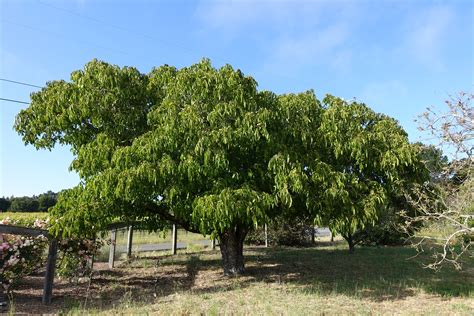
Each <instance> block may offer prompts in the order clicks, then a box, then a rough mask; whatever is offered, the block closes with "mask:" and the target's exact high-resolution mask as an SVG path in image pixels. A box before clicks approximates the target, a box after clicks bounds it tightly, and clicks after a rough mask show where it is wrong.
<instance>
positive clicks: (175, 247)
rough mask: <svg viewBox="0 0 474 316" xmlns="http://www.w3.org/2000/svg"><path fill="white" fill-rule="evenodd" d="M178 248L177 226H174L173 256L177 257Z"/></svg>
mask: <svg viewBox="0 0 474 316" xmlns="http://www.w3.org/2000/svg"><path fill="white" fill-rule="evenodd" d="M177 248H178V231H177V229H176V224H173V233H172V236H171V254H172V255H175V254H176V250H177Z"/></svg>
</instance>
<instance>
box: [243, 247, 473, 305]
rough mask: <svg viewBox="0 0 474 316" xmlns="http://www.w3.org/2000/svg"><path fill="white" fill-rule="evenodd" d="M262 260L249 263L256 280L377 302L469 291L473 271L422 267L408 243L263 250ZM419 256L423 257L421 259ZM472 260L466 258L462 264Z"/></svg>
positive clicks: (251, 273) (422, 259)
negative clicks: (353, 249) (353, 248)
mask: <svg viewBox="0 0 474 316" xmlns="http://www.w3.org/2000/svg"><path fill="white" fill-rule="evenodd" d="M264 251H265V253H266V256H264V257H262V259H261V260H260V262H261V263H260V264H258V265H249V267H248V273H249V275H252V276H253V277H254V279H255V281H260V282H267V283H269V282H277V283H278V282H280V283H290V284H296V285H301V290H302V291H303V292H305V293H321V294H343V295H348V296H357V297H366V298H370V299H373V300H376V301H379V300H393V299H400V298H403V297H407V296H412V295H414V294H415V293H416V292H417V291H420V290H423V291H425V292H428V293H433V294H438V295H442V296H470V295H472V293H473V292H474V276H473V275H472V274H470V273H469V271H467V270H468V269H466V271H455V270H454V269H453V268H451V267H447V268H445V269H443V270H442V271H439V272H435V271H433V270H429V269H426V268H423V267H422V262H423V261H425V262H426V261H427V260H430V258H427V257H419V258H417V259H409V258H410V257H412V256H413V255H415V252H414V250H413V249H410V248H406V247H382V248H376V247H362V248H358V249H357V250H356V252H355V253H354V254H349V253H348V251H347V250H343V249H317V248H310V249H281V250H277V251H270V250H264ZM420 260H421V261H420ZM473 263H474V261H472V260H471V261H470V262H467V264H466V268H468V267H472V266H473Z"/></svg>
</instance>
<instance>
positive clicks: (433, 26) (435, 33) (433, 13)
mask: <svg viewBox="0 0 474 316" xmlns="http://www.w3.org/2000/svg"><path fill="white" fill-rule="evenodd" d="M453 20H454V12H453V10H452V8H451V7H448V6H436V7H431V8H429V9H427V10H425V11H421V12H417V14H416V15H415V16H412V18H411V19H410V21H409V22H408V26H407V35H406V41H405V43H404V45H403V47H402V49H403V50H405V51H407V52H408V53H409V54H411V55H412V57H414V58H415V59H416V60H417V61H418V62H421V63H422V64H425V65H426V66H429V67H432V68H433V67H434V68H437V69H439V68H442V67H443V60H442V57H443V56H442V53H443V49H444V43H443V42H444V41H445V39H446V38H447V37H448V36H449V27H450V25H451V23H452V21H453Z"/></svg>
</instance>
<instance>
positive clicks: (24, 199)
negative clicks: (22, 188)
mask: <svg viewBox="0 0 474 316" xmlns="http://www.w3.org/2000/svg"><path fill="white" fill-rule="evenodd" d="M57 196H58V194H57V193H55V192H53V191H48V192H46V193H43V194H40V195H33V196H32V197H30V196H21V197H13V196H12V197H1V198H0V211H1V212H6V211H11V212H46V211H48V209H49V208H50V207H52V206H54V205H56V201H57Z"/></svg>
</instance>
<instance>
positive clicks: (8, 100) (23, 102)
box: [0, 98, 30, 104]
mask: <svg viewBox="0 0 474 316" xmlns="http://www.w3.org/2000/svg"><path fill="white" fill-rule="evenodd" d="M0 101H7V102H14V103H21V104H30V102H25V101H18V100H13V99H5V98H0Z"/></svg>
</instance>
